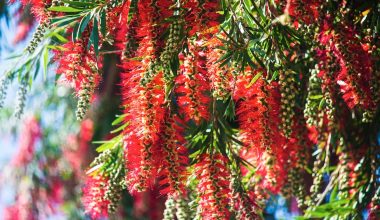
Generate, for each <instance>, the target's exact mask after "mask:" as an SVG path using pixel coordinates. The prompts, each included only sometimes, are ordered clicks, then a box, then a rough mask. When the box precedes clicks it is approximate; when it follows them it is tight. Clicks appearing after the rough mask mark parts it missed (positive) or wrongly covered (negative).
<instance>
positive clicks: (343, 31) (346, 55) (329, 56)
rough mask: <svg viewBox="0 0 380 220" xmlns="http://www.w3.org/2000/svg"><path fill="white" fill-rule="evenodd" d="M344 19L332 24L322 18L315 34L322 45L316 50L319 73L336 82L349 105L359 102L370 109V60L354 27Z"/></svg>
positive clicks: (372, 104) (371, 65)
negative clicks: (341, 21)
mask: <svg viewBox="0 0 380 220" xmlns="http://www.w3.org/2000/svg"><path fill="white" fill-rule="evenodd" d="M346 23H347V22H346ZM346 23H345V24H342V25H338V26H336V27H333V26H332V25H331V24H330V23H329V22H325V24H324V26H323V30H322V32H321V33H320V35H319V38H318V41H319V43H320V44H321V46H322V47H323V48H322V49H320V50H318V51H317V52H318V53H317V54H318V59H319V60H320V63H319V66H320V69H321V73H320V74H319V76H321V77H323V78H327V80H330V81H333V83H335V84H338V85H339V87H340V92H341V93H342V98H343V99H344V101H345V102H346V104H347V106H348V107H349V108H354V107H355V106H360V107H361V108H363V109H372V108H373V107H374V103H373V100H372V94H371V90H370V80H371V78H372V74H373V64H372V60H371V57H370V54H369V53H368V51H365V50H364V49H363V47H362V46H361V43H360V41H359V39H358V38H357V37H356V32H355V30H353V29H352V28H351V27H350V25H349V24H346ZM331 66H333V67H335V70H334V69H333V68H331ZM329 67H330V68H329ZM331 71H333V72H332V73H331ZM327 73H330V75H332V77H333V78H331V77H329V75H328V74H327ZM325 81H326V80H325ZM327 83H328V82H327Z"/></svg>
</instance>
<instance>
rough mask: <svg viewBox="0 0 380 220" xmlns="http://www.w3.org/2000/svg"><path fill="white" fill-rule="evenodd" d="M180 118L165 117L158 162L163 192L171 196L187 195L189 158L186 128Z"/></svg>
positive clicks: (173, 116)
mask: <svg viewBox="0 0 380 220" xmlns="http://www.w3.org/2000/svg"><path fill="white" fill-rule="evenodd" d="M180 124H183V122H181V120H180V118H179V117H178V116H175V115H169V116H167V117H166V119H165V124H164V128H163V131H162V134H161V139H162V140H161V141H162V147H161V155H162V159H161V160H160V161H157V162H158V165H157V166H159V170H160V172H159V174H158V175H159V177H160V178H161V180H160V182H159V183H160V185H161V187H162V189H161V191H160V192H161V193H162V194H167V195H168V196H171V197H174V198H175V197H178V196H181V195H182V196H183V195H186V189H185V181H186V179H187V176H188V173H187V172H186V165H187V164H188V161H189V158H188V156H187V149H186V148H185V138H184V134H183V132H184V130H183V128H182V127H181V125H180Z"/></svg>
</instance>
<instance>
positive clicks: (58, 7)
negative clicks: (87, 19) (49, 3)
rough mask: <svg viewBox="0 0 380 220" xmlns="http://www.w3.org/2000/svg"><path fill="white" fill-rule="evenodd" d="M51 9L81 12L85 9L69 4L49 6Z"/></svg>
mask: <svg viewBox="0 0 380 220" xmlns="http://www.w3.org/2000/svg"><path fill="white" fill-rule="evenodd" d="M48 10H49V11H57V12H81V11H83V9H79V8H72V7H67V6H53V7H50V8H48Z"/></svg>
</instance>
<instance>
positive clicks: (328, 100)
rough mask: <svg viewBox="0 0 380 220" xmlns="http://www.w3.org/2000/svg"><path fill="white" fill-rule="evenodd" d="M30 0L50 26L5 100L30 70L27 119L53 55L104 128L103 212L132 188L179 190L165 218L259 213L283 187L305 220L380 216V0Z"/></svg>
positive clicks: (22, 61) (20, 62)
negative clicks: (35, 86)
mask: <svg viewBox="0 0 380 220" xmlns="http://www.w3.org/2000/svg"><path fill="white" fill-rule="evenodd" d="M21 3H22V6H21V7H23V8H27V7H30V8H31V9H30V11H31V13H32V14H33V15H34V17H35V18H36V19H37V20H38V23H39V25H38V27H37V28H36V30H35V33H34V35H33V37H32V40H31V41H30V43H29V45H28V46H27V48H26V49H25V51H24V52H23V53H22V54H20V55H19V56H17V57H16V58H15V59H17V62H16V65H15V67H13V68H11V69H10V70H9V71H7V72H6V73H5V74H4V75H3V78H2V80H1V81H0V82H1V84H0V101H2V100H1V99H4V97H5V94H6V93H5V92H6V90H7V85H8V84H9V83H10V82H11V81H13V80H15V79H16V78H17V79H18V81H19V82H20V89H19V92H18V94H19V95H18V97H19V98H18V100H19V101H18V103H19V104H18V105H17V107H16V110H15V115H16V116H18V117H19V116H20V115H21V113H22V109H23V107H24V102H25V94H26V91H27V85H29V87H32V86H33V84H32V82H33V81H34V80H35V79H36V76H37V75H38V74H40V72H43V74H44V76H45V78H46V75H47V73H48V67H49V65H51V66H55V67H56V73H57V74H56V75H57V77H56V79H57V80H58V78H59V80H58V82H60V83H64V84H68V85H69V86H71V87H72V88H73V89H74V91H75V94H76V96H77V98H78V106H77V112H76V116H77V119H78V120H79V121H81V120H88V119H86V118H91V119H92V120H93V121H94V123H95V126H97V129H96V131H98V132H99V135H98V136H97V137H99V139H100V138H103V139H106V140H105V141H100V142H95V143H101V145H100V146H99V147H98V148H97V151H98V153H99V155H98V156H97V157H96V158H95V159H94V161H93V162H92V163H91V165H90V167H89V169H88V171H87V178H86V179H85V180H84V182H85V185H84V190H83V199H82V202H83V205H84V207H85V209H86V213H87V214H88V216H90V217H91V218H93V219H98V218H102V217H108V216H109V215H111V214H112V213H115V211H116V210H117V209H118V208H117V207H118V204H119V201H120V200H123V198H128V196H127V195H126V193H125V192H128V193H129V194H130V195H132V197H134V199H135V201H139V200H140V199H141V198H142V197H143V196H142V195H146V194H147V193H148V194H149V195H153V194H154V193H155V192H159V193H160V194H161V195H162V196H164V197H165V198H167V201H166V203H165V204H166V206H167V207H166V209H165V211H163V210H161V211H163V215H162V214H156V211H157V210H160V208H155V209H153V208H152V211H151V212H152V213H155V214H152V215H151V216H150V217H151V218H152V219H157V218H164V219H259V218H263V216H265V205H266V201H267V200H268V198H269V197H270V196H271V195H278V194H280V195H282V196H284V197H286V198H288V199H290V198H296V200H297V204H298V209H299V210H300V213H302V215H303V216H302V217H301V216H300V217H299V218H300V219H314V218H324V219H361V218H363V216H362V213H363V212H365V211H368V213H369V217H370V218H371V219H377V218H380V216H379V204H380V201H379V192H380V189H379V142H378V136H379V131H380V130H379V128H380V125H379V121H380V120H379V117H380V115H379V114H380V113H379V104H380V96H379V94H380V93H379V92H380V86H379V83H380V62H379V54H380V50H379V46H380V45H379V43H380V39H379V28H380V13H379V10H380V4H379V3H378V1H375V0H373V1H364V2H363V1H352V0H347V1H343V0H337V1H331V0H328V1H322V0H312V1H306V0H271V1H264V0H220V1H217V0H200V1H195V0H186V1H182V0H160V1H158V0H115V1H106V0H100V1H84V0H83V1H82V0H78V1H77V0H75V1H68V0H53V1H50V0H30V1H28V0H22V1H21ZM0 9H1V4H0ZM40 67H42V71H40ZM116 96H118V97H120V100H121V102H118V100H115V99H114V98H115V97H116ZM0 103H1V102H0ZM117 107H120V111H121V112H122V114H119V115H118V116H117V117H116V119H115V120H114V121H113V122H112V123H111V125H112V126H114V127H115V128H114V129H113V130H112V131H110V134H109V136H108V137H107V138H105V137H104V133H105V132H104V131H105V130H108V131H109V130H111V129H110V128H109V127H110V125H105V124H104V122H103V119H104V118H110V117H112V115H113V114H114V112H115V111H113V110H112V108H117ZM82 123H83V122H82ZM103 126H104V128H102V127H103ZM144 193H145V194H144ZM152 198H153V199H154V197H152ZM157 200H158V199H157ZM136 203H137V202H136ZM125 207H126V205H125V204H124V208H125ZM136 207H138V205H136V204H135V206H134V208H136ZM119 209H120V210H121V208H119ZM161 209H162V208H161ZM153 210H154V211H153ZM114 215H116V216H118V215H120V214H117V213H116V214H114ZM121 215H122V214H121ZM135 217H136V213H135Z"/></svg>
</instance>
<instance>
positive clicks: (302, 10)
mask: <svg viewBox="0 0 380 220" xmlns="http://www.w3.org/2000/svg"><path fill="white" fill-rule="evenodd" d="M322 3H323V2H322V1H321V0H287V1H286V7H285V11H284V12H285V13H286V14H288V15H290V16H291V17H292V18H294V19H296V20H297V22H298V21H302V22H304V23H305V24H312V23H315V22H317V20H318V18H319V16H320V12H319V8H320V6H321V5H322Z"/></svg>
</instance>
